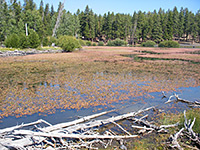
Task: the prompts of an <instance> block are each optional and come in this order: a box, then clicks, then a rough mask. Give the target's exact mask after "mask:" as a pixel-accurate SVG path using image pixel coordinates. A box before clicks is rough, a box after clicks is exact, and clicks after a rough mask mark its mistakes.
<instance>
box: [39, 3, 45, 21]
mask: <svg viewBox="0 0 200 150" xmlns="http://www.w3.org/2000/svg"><path fill="white" fill-rule="evenodd" d="M39 12H40V16H41V17H42V20H43V18H44V3H43V0H41V2H40V7H39Z"/></svg>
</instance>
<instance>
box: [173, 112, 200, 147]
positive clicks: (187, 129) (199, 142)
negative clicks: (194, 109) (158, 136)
mask: <svg viewBox="0 0 200 150" xmlns="http://www.w3.org/2000/svg"><path fill="white" fill-rule="evenodd" d="M184 119H185V121H184V128H182V129H181V130H180V131H179V132H177V133H175V134H174V135H171V137H170V144H171V145H170V147H171V148H177V149H179V150H183V148H182V147H181V145H183V146H184V147H190V148H192V149H198V148H200V137H199V136H198V134H197V133H195V132H194V131H193V129H192V127H193V126H194V123H195V120H196V119H195V118H194V120H193V121H192V122H191V120H188V119H187V117H186V110H185V111H184ZM178 137H186V138H187V140H188V139H189V140H191V141H192V142H193V143H194V145H192V146H190V145H187V144H185V143H180V144H179V142H178ZM193 146H196V147H197V148H196V147H193Z"/></svg>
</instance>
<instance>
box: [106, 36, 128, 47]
mask: <svg viewBox="0 0 200 150" xmlns="http://www.w3.org/2000/svg"><path fill="white" fill-rule="evenodd" d="M126 45H127V42H126V41H124V40H121V39H119V38H117V39H115V40H114V41H108V43H107V46H126Z"/></svg>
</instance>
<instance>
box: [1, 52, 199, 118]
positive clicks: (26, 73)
mask: <svg viewBox="0 0 200 150" xmlns="http://www.w3.org/2000/svg"><path fill="white" fill-rule="evenodd" d="M146 50H148V49H147V48H146ZM148 51H149V50H148ZM135 53H137V52H135V51H132V50H130V51H128V50H127V49H126V48H121V49H118V50H115V49H112V50H110V49H102V50H100V49H89V50H83V51H79V52H73V53H57V54H40V55H29V56H20V57H6V58H0V76H1V78H0V102H1V104H2V105H0V116H1V118H3V117H7V116H11V115H14V116H17V117H21V116H24V115H31V114H34V113H44V114H47V113H54V112H55V110H56V109H61V110H65V109H77V110H79V109H81V108H89V107H97V106H102V107H114V106H113V104H114V103H118V102H125V101H126V100H129V99H134V98H135V97H139V96H145V95H146V96H148V93H150V92H161V91H170V90H175V89H176V88H178V87H189V86H199V85H200V77H199V74H200V72H199V71H200V70H199V69H198V68H199V64H193V63H191V62H187V64H185V63H179V62H171V61H167V62H154V61H152V62H147V61H146V60H143V61H140V60H138V61H132V58H130V57H124V55H127V54H129V55H131V56H134V57H136V58H137V55H134V54H135ZM137 59H140V58H137Z"/></svg>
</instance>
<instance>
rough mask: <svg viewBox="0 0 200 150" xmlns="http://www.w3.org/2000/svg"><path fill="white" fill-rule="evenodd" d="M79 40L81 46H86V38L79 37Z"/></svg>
mask: <svg viewBox="0 0 200 150" xmlns="http://www.w3.org/2000/svg"><path fill="white" fill-rule="evenodd" d="M78 42H79V44H80V45H81V46H86V42H85V41H84V40H81V39H79V40H78Z"/></svg>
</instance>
